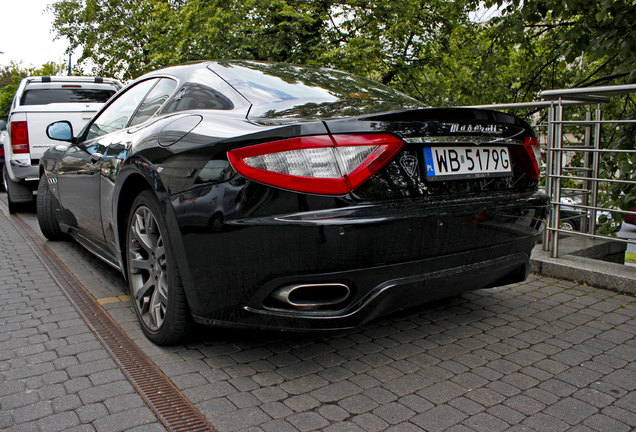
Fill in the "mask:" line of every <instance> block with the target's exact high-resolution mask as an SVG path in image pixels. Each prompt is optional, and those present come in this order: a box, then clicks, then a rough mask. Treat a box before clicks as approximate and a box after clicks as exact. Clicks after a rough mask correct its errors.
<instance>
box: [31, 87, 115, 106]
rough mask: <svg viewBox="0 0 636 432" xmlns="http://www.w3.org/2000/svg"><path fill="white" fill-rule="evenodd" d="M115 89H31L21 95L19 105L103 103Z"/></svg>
mask: <svg viewBox="0 0 636 432" xmlns="http://www.w3.org/2000/svg"><path fill="white" fill-rule="evenodd" d="M114 94H115V89H83V88H56V89H32V90H28V89H27V90H25V91H24V93H22V99H21V100H20V105H48V104H52V103H104V102H106V101H107V100H108V99H109V98H110V97H111V96H112V95H114Z"/></svg>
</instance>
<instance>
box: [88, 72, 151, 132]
mask: <svg viewBox="0 0 636 432" xmlns="http://www.w3.org/2000/svg"><path fill="white" fill-rule="evenodd" d="M157 80H158V78H154V79H149V80H146V81H142V82H140V83H137V84H136V85H135V86H133V87H131V88H129V89H128V90H126V92H125V93H123V94H121V95H119V97H118V98H117V99H115V100H114V101H113V102H112V103H111V104H110V105H108V107H107V108H106V109H105V110H104V111H102V113H101V114H100V115H99V116H98V117H97V118H96V119H95V120H94V121H93V123H92V124H91V126H90V129H89V131H88V135H87V136H86V139H87V140H89V139H92V138H95V137H98V136H102V135H105V134H107V133H110V132H114V131H116V130H118V129H123V128H125V127H126V126H127V125H128V122H129V121H130V118H131V117H132V115H133V114H134V113H135V110H136V109H137V107H138V106H139V104H140V103H141V101H142V100H143V99H144V97H145V96H146V94H147V93H148V91H149V90H150V89H151V88H152V86H153V85H154V84H155V83H156V82H157Z"/></svg>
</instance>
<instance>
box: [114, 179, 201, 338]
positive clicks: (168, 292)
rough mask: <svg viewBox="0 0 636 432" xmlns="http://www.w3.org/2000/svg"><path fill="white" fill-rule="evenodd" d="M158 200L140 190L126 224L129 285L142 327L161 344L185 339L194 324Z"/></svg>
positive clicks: (147, 335)
mask: <svg viewBox="0 0 636 432" xmlns="http://www.w3.org/2000/svg"><path fill="white" fill-rule="evenodd" d="M167 233H168V229H167V226H166V223H165V221H164V218H163V215H162V213H161V210H160V207H159V201H158V200H157V198H156V197H155V195H154V194H153V193H152V192H151V191H149V190H146V191H143V192H141V193H140V194H139V195H138V196H137V198H135V201H134V202H133V205H132V207H131V212H130V215H129V216H128V223H127V225H126V268H127V273H128V285H129V287H130V294H131V296H132V301H133V304H134V309H135V313H136V314H137V319H138V320H139V323H140V324H141V329H142V331H143V332H144V334H145V335H146V337H147V338H148V339H150V340H151V341H152V342H154V343H156V344H158V345H171V344H175V343H178V342H180V341H183V340H184V339H185V338H186V336H187V335H188V333H189V332H190V329H191V328H192V316H191V314H190V309H189V308H188V302H187V300H186V296H185V292H184V290H183V284H182V282H181V277H180V275H179V270H178V268H177V264H176V261H175V254H174V251H173V249H172V247H171V244H170V238H169V237H168V235H167Z"/></svg>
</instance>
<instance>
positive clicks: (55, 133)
mask: <svg viewBox="0 0 636 432" xmlns="http://www.w3.org/2000/svg"><path fill="white" fill-rule="evenodd" d="M46 136H48V137H49V138H51V139H52V140H57V141H68V142H73V126H71V123H70V122H68V121H66V120H63V121H58V122H55V123H51V124H50V125H48V126H47V127H46Z"/></svg>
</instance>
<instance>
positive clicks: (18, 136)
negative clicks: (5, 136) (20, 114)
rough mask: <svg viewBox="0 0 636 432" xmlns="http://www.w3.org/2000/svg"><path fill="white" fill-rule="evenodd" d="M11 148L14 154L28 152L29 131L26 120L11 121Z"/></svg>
mask: <svg viewBox="0 0 636 432" xmlns="http://www.w3.org/2000/svg"><path fill="white" fill-rule="evenodd" d="M11 149H12V150H13V153H14V154H18V153H28V152H29V131H28V129H27V122H25V121H15V122H11Z"/></svg>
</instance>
